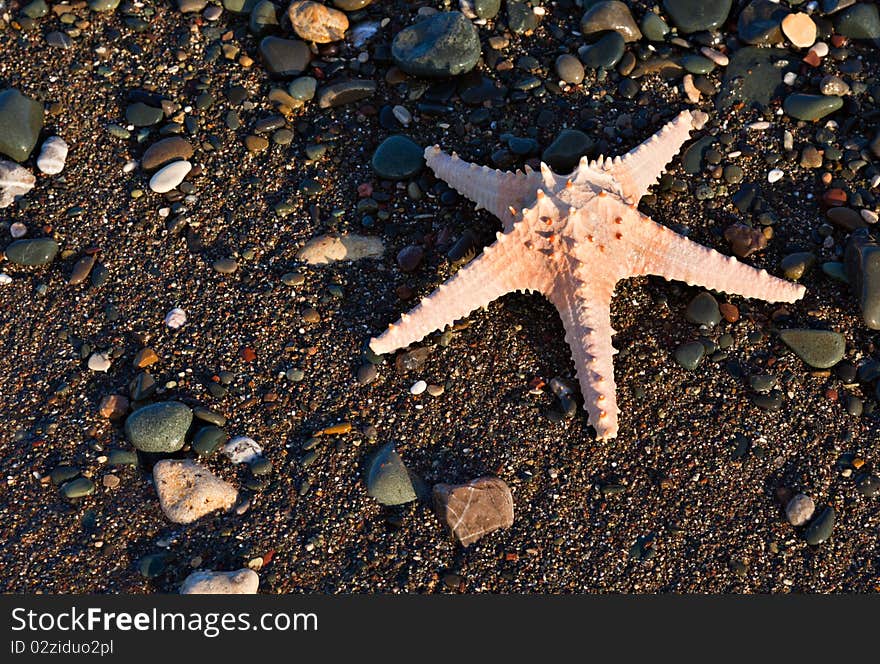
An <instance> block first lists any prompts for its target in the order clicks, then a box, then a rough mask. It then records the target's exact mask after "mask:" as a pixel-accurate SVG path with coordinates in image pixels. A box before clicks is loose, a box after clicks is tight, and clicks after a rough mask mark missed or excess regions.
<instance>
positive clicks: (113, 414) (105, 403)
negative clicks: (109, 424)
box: [98, 394, 128, 420]
mask: <svg viewBox="0 0 880 664" xmlns="http://www.w3.org/2000/svg"><path fill="white" fill-rule="evenodd" d="M127 412H128V399H126V398H125V397H124V396H122V395H121V394H108V395H107V396H105V397H104V398H102V399H101V403H100V405H99V406H98V414H99V415H100V416H101V417H104V418H106V419H108V420H115V419H117V418H120V417H122V416H123V415H125V414H126V413H127Z"/></svg>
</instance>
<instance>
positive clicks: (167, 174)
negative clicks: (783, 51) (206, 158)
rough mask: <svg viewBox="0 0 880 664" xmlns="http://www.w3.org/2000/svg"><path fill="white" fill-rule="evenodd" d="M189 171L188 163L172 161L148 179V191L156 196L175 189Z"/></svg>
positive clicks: (189, 165)
mask: <svg viewBox="0 0 880 664" xmlns="http://www.w3.org/2000/svg"><path fill="white" fill-rule="evenodd" d="M191 170H192V164H191V163H189V162H188V161H185V160H184V161H174V162H172V163H170V164H168V165H167V166H164V167H162V168H161V169H159V170H158V171H156V173H155V174H154V175H153V177H151V178H150V189H152V190H153V191H155V192H156V193H157V194H164V193H167V192H169V191H171V190H172V189H176V188H177V187H178V186H179V185H180V183H181V182H183V179H184V178H185V177H186V176H187V174H188V173H189V172H190V171H191Z"/></svg>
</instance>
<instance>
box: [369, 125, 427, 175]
mask: <svg viewBox="0 0 880 664" xmlns="http://www.w3.org/2000/svg"><path fill="white" fill-rule="evenodd" d="M371 163H372V165H373V170H374V171H375V172H376V175H378V176H379V177H380V178H385V179H386V180H405V179H406V178H409V177H412V176H413V175H416V174H417V173H418V172H419V171H421V170H422V168H423V167H424V165H425V157H424V150H423V149H422V148H421V147H419V146H418V145H417V144H416V143H414V142H413V141H412V139H410V138H408V137H406V136H401V135H395V136H389V137H388V138H386V139H385V140H384V141H382V144H381V145H380V146H379V147H378V148H376V152H374V153H373V159H372V162H371Z"/></svg>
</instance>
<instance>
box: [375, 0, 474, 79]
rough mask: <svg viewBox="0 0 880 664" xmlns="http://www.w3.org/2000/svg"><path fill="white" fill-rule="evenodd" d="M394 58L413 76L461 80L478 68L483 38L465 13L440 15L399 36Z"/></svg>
mask: <svg viewBox="0 0 880 664" xmlns="http://www.w3.org/2000/svg"><path fill="white" fill-rule="evenodd" d="M391 56H392V57H393V58H394V62H395V63H396V64H397V66H398V67H400V68H401V69H402V70H403V71H405V72H406V73H408V74H412V75H413V76H425V77H447V76H457V75H459V74H464V73H466V72H469V71H470V70H471V69H473V68H474V66H476V64H477V61H478V60H479V59H480V38H479V35H478V34H477V29H476V27H474V24H473V23H471V22H470V21H469V20H468V19H467V18H465V16H464V15H463V14H462V13H461V12H439V13H437V14H434V15H433V16H430V17H428V18H426V19H424V20H422V21H419V22H418V23H415V24H414V25H411V26H409V27H408V28H404V29H403V30H401V31H400V32H398V33H397V35H395V37H394V41H393V42H392V43H391Z"/></svg>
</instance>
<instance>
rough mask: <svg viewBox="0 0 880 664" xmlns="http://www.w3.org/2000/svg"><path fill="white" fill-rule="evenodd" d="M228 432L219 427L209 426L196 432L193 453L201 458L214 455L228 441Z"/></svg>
mask: <svg viewBox="0 0 880 664" xmlns="http://www.w3.org/2000/svg"><path fill="white" fill-rule="evenodd" d="M227 439H228V438H227V436H226V432H225V431H224V430H223V429H221V428H220V427H219V426H216V425H214V424H209V425H208V426H204V427H202V428H201V429H199V430H198V431H197V432H196V435H195V436H193V442H192V449H193V452H195V453H196V454H198V455H200V456H210V455H211V454H214V452H216V451H217V450H218V449H220V447H221V446H222V445H225V444H226V441H227Z"/></svg>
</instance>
